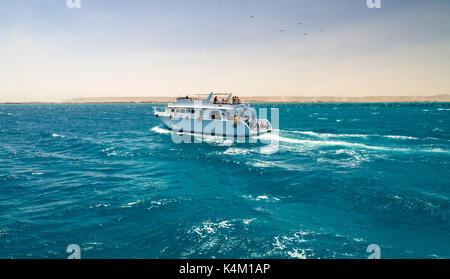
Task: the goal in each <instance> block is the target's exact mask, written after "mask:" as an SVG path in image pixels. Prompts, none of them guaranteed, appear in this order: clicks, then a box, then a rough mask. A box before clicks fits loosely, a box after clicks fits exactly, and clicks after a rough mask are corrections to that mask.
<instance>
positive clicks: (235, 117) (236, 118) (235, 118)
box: [233, 112, 238, 128]
mask: <svg viewBox="0 0 450 279" xmlns="http://www.w3.org/2000/svg"><path fill="white" fill-rule="evenodd" d="M233 120H234V125H233V127H234V128H236V127H237V125H238V115H237V112H235V113H234V118H233Z"/></svg>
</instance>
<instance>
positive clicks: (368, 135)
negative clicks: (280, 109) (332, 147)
mask: <svg viewBox="0 0 450 279" xmlns="http://www.w3.org/2000/svg"><path fill="white" fill-rule="evenodd" d="M292 133H296V134H302V135H307V136H313V137H318V138H367V137H385V138H390V139H411V140H418V138H416V137H411V136H397V135H375V134H332V133H316V132H313V131H292Z"/></svg>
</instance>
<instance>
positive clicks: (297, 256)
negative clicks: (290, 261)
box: [287, 249, 306, 260]
mask: <svg viewBox="0 0 450 279" xmlns="http://www.w3.org/2000/svg"><path fill="white" fill-rule="evenodd" d="M300 250H301V253H299V252H298V251H299V249H294V251H288V252H287V253H288V255H289V257H291V258H295V259H301V260H305V259H306V255H305V250H302V249H300Z"/></svg>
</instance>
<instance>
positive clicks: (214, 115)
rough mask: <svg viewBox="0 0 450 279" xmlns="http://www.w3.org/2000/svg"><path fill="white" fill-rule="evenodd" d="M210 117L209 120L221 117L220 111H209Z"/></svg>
mask: <svg viewBox="0 0 450 279" xmlns="http://www.w3.org/2000/svg"><path fill="white" fill-rule="evenodd" d="M210 118H211V120H220V119H221V117H220V111H217V110H214V111H211V113H210Z"/></svg>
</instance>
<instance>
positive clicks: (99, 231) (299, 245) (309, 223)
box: [0, 104, 450, 258]
mask: <svg viewBox="0 0 450 279" xmlns="http://www.w3.org/2000/svg"><path fill="white" fill-rule="evenodd" d="M152 106H153V105H151V104H101V105H1V106H0V258H66V257H67V256H68V253H67V252H66V248H67V246H68V245H69V244H77V245H79V246H80V247H81V257H82V258H305V257H306V258H367V257H368V256H369V254H370V253H367V252H366V248H367V246H368V245H369V244H377V245H379V246H380V247H381V256H382V257H383V258H449V257H450V202H449V195H450V188H449V187H450V104H261V105H256V107H269V108H270V107H275V108H279V110H280V111H279V115H280V134H279V136H277V135H271V136H268V138H269V139H272V140H278V141H279V144H278V145H277V144H273V143H272V144H268V143H264V142H258V143H233V142H230V141H225V142H223V141H220V140H218V139H217V138H208V139H207V140H206V142H203V143H196V144H186V143H183V144H175V143H173V142H172V140H171V134H170V132H169V131H167V130H166V129H164V128H163V127H162V126H160V124H159V122H158V120H157V119H155V118H154V117H153V115H152V113H151V111H152V110H151V109H152ZM262 139H263V140H264V138H262Z"/></svg>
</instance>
